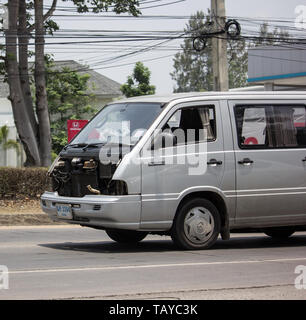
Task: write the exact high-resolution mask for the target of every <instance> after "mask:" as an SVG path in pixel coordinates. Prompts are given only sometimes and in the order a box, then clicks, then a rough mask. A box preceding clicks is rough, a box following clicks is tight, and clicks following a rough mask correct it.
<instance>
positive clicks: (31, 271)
mask: <svg viewBox="0 0 306 320" xmlns="http://www.w3.org/2000/svg"><path fill="white" fill-rule="evenodd" d="M294 261H306V258H302V257H300V258H287V259H267V260H238V261H215V262H187V263H171V264H151V265H128V266H109V267H105V266H102V267H88V268H57V269H35V270H15V271H9V274H26V273H53V272H76V271H108V270H128V269H131V270H133V269H150V268H152V269H153V268H173V267H196V266H211V265H228V264H252V263H268V262H294Z"/></svg>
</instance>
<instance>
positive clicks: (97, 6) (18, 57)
mask: <svg viewBox="0 0 306 320" xmlns="http://www.w3.org/2000/svg"><path fill="white" fill-rule="evenodd" d="M64 1H72V2H73V3H74V4H75V5H76V7H77V10H78V11H79V12H88V11H92V12H95V13H98V12H101V11H108V10H109V8H111V10H112V11H113V12H115V13H118V14H119V13H123V12H128V13H131V14H132V15H134V16H136V15H138V14H139V13H140V12H139V10H138V8H137V7H138V5H139V4H138V1H137V0H64ZM56 6H57V0H53V2H52V5H51V8H50V9H49V10H48V11H47V12H46V13H45V14H44V15H43V10H42V8H43V0H33V1H32V0H9V1H8V3H7V8H8V16H9V26H8V29H7V30H5V36H6V37H5V38H6V45H5V49H6V50H5V51H6V52H5V56H4V57H2V58H3V59H4V60H5V72H6V77H7V82H8V84H9V88H10V96H9V99H10V100H11V102H12V109H13V114H14V120H15V124H16V128H17V131H18V134H19V137H20V140H21V142H22V145H23V147H24V150H25V152H26V156H27V160H26V163H25V165H26V166H39V165H43V166H48V165H49V164H50V161H51V156H50V153H51V152H50V151H51V150H50V148H51V140H50V123H49V120H48V105H47V95H46V84H45V76H46V73H45V69H44V61H43V60H44V34H45V33H46V32H49V33H51V34H52V32H54V31H55V30H57V29H58V26H57V25H56V23H54V21H52V20H51V17H52V15H53V12H54V11H55V9H56ZM33 10H34V15H35V23H34V24H33V23H32V15H33ZM34 30H35V33H34V34H33V31H34ZM30 36H34V38H35V85H36V99H35V103H36V105H34V101H33V99H32V98H31V94H30V71H29V69H28V58H29V56H30V54H29V50H28V43H29V39H30ZM17 47H18V50H17ZM0 66H1V65H0ZM35 111H36V116H35Z"/></svg>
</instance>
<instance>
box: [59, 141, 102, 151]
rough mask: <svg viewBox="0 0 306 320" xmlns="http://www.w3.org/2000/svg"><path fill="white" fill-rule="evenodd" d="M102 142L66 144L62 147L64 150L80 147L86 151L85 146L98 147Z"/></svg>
mask: <svg viewBox="0 0 306 320" xmlns="http://www.w3.org/2000/svg"><path fill="white" fill-rule="evenodd" d="M104 144H105V142H97V143H75V144H68V145H66V146H65V147H64V150H67V149H68V148H82V150H83V151H86V150H87V148H98V146H99V145H104Z"/></svg>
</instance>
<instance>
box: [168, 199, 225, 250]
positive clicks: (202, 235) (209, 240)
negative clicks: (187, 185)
mask: <svg viewBox="0 0 306 320" xmlns="http://www.w3.org/2000/svg"><path fill="white" fill-rule="evenodd" d="M220 228H221V220H220V215H219V212H218V210H217V208H216V207H215V206H214V204H213V203H212V202H210V201H209V200H206V199H200V198H198V199H192V200H190V201H188V202H186V203H185V204H184V205H183V206H182V207H181V208H180V209H179V211H178V212H177V215H176V217H175V219H174V222H173V227H172V230H171V237H172V240H173V241H174V243H175V244H176V245H178V246H179V247H180V248H182V249H189V250H200V249H208V248H210V247H211V246H212V245H213V244H214V243H215V242H216V240H217V238H218V235H219V233H220Z"/></svg>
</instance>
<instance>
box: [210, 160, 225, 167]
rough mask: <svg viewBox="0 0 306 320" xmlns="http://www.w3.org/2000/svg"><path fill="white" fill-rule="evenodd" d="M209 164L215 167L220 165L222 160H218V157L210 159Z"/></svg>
mask: <svg viewBox="0 0 306 320" xmlns="http://www.w3.org/2000/svg"><path fill="white" fill-rule="evenodd" d="M207 164H208V165H209V166H212V167H215V166H220V165H221V164H222V161H218V160H216V159H210V160H209V161H208V162H207Z"/></svg>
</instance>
